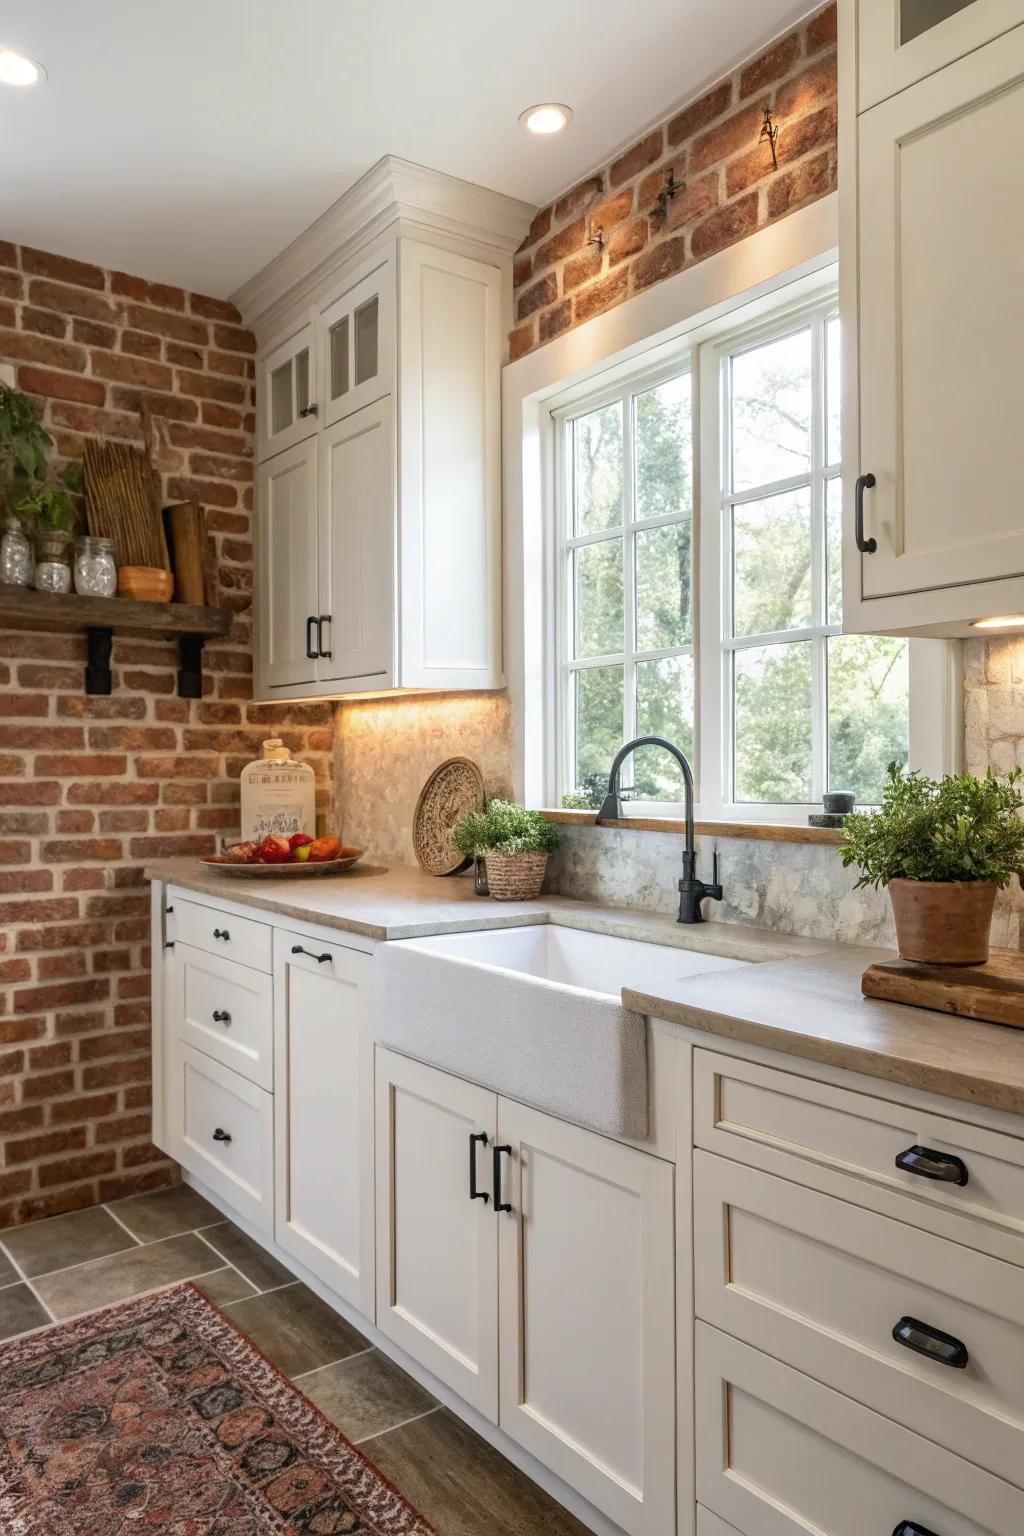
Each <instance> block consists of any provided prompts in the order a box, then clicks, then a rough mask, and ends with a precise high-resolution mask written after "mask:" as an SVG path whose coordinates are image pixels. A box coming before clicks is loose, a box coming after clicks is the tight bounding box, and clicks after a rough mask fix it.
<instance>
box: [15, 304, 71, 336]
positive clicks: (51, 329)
mask: <svg viewBox="0 0 1024 1536" xmlns="http://www.w3.org/2000/svg"><path fill="white" fill-rule="evenodd" d="M21 328H22V330H23V331H35V333H36V335H37V336H55V337H57V339H58V340H60V341H62V340H63V339H64V337H65V336H66V335H67V331H68V322H67V321H66V320H65V319H64V316H63V315H52V314H51V313H50V311H49V310H48V309H30V308H29V306H28V305H27V304H26V305H25V306H24V308H23V309H22V311H21Z"/></svg>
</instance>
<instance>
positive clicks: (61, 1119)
mask: <svg viewBox="0 0 1024 1536" xmlns="http://www.w3.org/2000/svg"><path fill="white" fill-rule="evenodd" d="M116 1110H117V1094H116V1093H94V1094H91V1095H90V1096H89V1097H88V1098H87V1097H85V1095H84V1094H76V1095H75V1097H74V1098H73V1099H58V1100H57V1102H56V1103H55V1104H51V1105H50V1123H51V1124H52V1125H66V1124H69V1123H72V1124H73V1123H76V1122H77V1121H79V1120H99V1119H101V1118H102V1117H103V1116H104V1115H112V1114H114V1113H115V1112H116Z"/></svg>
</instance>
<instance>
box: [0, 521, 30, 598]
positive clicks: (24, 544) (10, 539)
mask: <svg viewBox="0 0 1024 1536" xmlns="http://www.w3.org/2000/svg"><path fill="white" fill-rule="evenodd" d="M32 564H33V560H32V545H31V542H30V541H29V537H28V534H27V533H26V532H25V530H24V528H23V527H22V525H21V523H20V522H19V520H18V519H17V518H16V517H8V518H6V519H5V520H4V531H3V535H2V537H0V582H3V583H4V584H5V585H6V586H8V587H30V586H31V585H32Z"/></svg>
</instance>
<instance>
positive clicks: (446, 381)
mask: <svg viewBox="0 0 1024 1536" xmlns="http://www.w3.org/2000/svg"><path fill="white" fill-rule="evenodd" d="M530 215H531V210H530V209H529V208H528V207H527V205H525V204H523V203H519V202H517V201H516V200H514V199H511V198H506V197H502V196H500V195H499V194H497V193H492V192H488V191H486V190H485V189H482V188H479V187H473V186H470V185H469V184H467V183H465V182H460V181H456V180H453V179H452V178H449V177H445V176H440V175H438V174H437V173H435V172H429V171H424V170H422V169H421V168H419V167H414V166H409V165H407V164H406V163H405V162H402V161H397V160H395V159H393V158H391V157H388V158H387V159H385V160H384V161H381V162H380V164H379V165H378V166H377V167H375V168H374V170H373V171H371V172H370V173H368V176H367V177H364V178H363V181H362V182H360V183H359V184H358V185H357V186H356V187H354V188H352V189H351V192H349V193H347V194H346V195H345V196H344V197H343V198H341V199H340V200H339V202H338V203H337V204H336V205H335V207H334V208H333V209H331V210H328V213H327V214H325V215H324V216H323V218H322V219H320V220H318V221H317V223H316V224H315V225H313V226H312V227H311V228H310V229H309V230H308V231H307V232H306V234H304V235H302V236H300V237H299V239H298V240H297V241H296V242H294V243H293V245H292V246H290V247H289V248H288V249H287V250H286V251H284V252H283V253H282V255H281V256H280V257H278V258H277V260H276V261H275V262H272V263H271V264H270V266H269V267H268V268H266V269H265V271H264V272H262V273H258V274H257V276H256V277H255V278H253V279H252V280H251V282H250V283H249V284H247V285H246V287H245V288H244V289H243V290H242V292H241V293H240V294H238V295H236V299H237V300H238V302H239V304H240V306H241V308H242V311H243V313H244V315H245V318H246V321H247V323H249V324H251V325H252V327H253V329H254V330H255V332H256V336H257V342H258V344H259V345H260V348H261V351H260V355H259V358H258V363H257V377H258V379H259V381H260V387H259V390H258V399H257V416H258V418H259V419H258V439H259V445H260V457H261V461H262V462H261V466H260V473H259V477H258V484H257V499H256V521H257V525H258V527H259V534H258V537H257V548H258V551H259V554H258V559H257V565H256V571H255V609H256V628H257V632H258V637H259V638H258V643H257V666H256V677H255V697H256V698H257V699H260V700H263V701H270V700H277V699H287V698H331V697H337V696H340V695H345V694H352V693H383V692H386V691H388V690H391V689H427V690H440V689H444V690H451V689H480V688H500V687H501V686H503V683H504V677H503V673H502V657H501V484H500V480H501V421H500V375H501V365H502V361H503V358H504V349H505V336H506V333H507V331H508V329H509V325H510V323H511V263H512V253H513V251H514V250H515V249H516V247H517V246H518V244H519V242H520V240H521V238H522V235H523V234H524V233H525V230H526V228H527V226H528V224H529V221H530ZM311 316H312V319H311V318H310V317H311ZM307 379H308V380H309V381H311V382H310V383H309V389H310V390H311V391H313V392H314V393H315V394H316V395H317V396H318V399H316V400H307V395H306V393H304V392H303V391H304V390H305V388H306V381H307ZM302 401H306V404H305V405H303V404H302V403H301V402H302ZM275 410H276V412H277V414H276V415H275ZM304 413H305V414H304ZM371 413H373V414H371ZM360 420H361V421H362V422H364V423H365V422H370V423H372V424H373V426H374V428H375V429H376V430H377V431H378V434H379V435H378V436H377V437H376V438H375V439H373V440H372V441H371V439H370V438H369V437H368V436H367V435H366V433H365V429H356V427H355V424H356V423H357V422H358V421H360ZM306 433H310V434H312V435H311V436H310V437H309V438H308V441H310V442H315V443H316V444H317V450H318V458H319V468H320V475H319V486H316V485H314V483H313V481H312V480H311V479H310V480H308V481H306V482H305V483H304V485H303V486H302V488H301V489H302V494H303V495H304V497H305V506H306V512H305V522H306V524H307V526H309V527H310V528H312V529H314V530H315V534H314V560H315V566H316V567H317V568H318V570H319V581H318V582H317V583H315V586H314V588H313V589H312V590H310V589H309V588H308V587H305V588H303V589H302V590H301V593H296V592H294V591H289V590H286V584H285V581H284V580H282V578H281V577H280V575H278V574H276V573H275V571H274V569H273V566H272V564H271V562H272V560H273V558H274V553H275V550H277V549H279V546H280V540H279V538H278V537H276V536H275V534H274V533H271V532H268V531H266V530H265V528H264V525H265V524H266V523H268V522H269V523H271V524H273V523H275V521H276V522H277V523H278V524H280V522H281V519H280V517H279V516H276V513H275V507H274V501H273V497H274V493H275V491H276V490H277V484H278V475H279V473H280V471H279V470H277V469H276V468H275V467H274V466H276V465H277V458H278V455H279V453H280V452H281V451H283V450H286V449H293V448H294V446H295V444H296V442H297V441H299V439H300V438H302V439H303V440H306V439H305V437H304V434H306ZM292 489H293V490H294V491H295V492H296V494H297V493H298V486H297V484H296V482H295V481H294V480H293V481H292ZM292 520H293V521H294V522H298V521H299V518H298V517H297V516H293V519H292ZM302 555H303V559H304V558H305V550H304V549H303V551H302ZM284 658H287V663H285V661H284Z"/></svg>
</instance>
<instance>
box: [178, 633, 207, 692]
mask: <svg viewBox="0 0 1024 1536" xmlns="http://www.w3.org/2000/svg"><path fill="white" fill-rule="evenodd" d="M205 638H206V637H205V635H182V636H181V637H180V640H181V669H180V671H179V672H178V693H179V695H180V697H181V698H183V699H201V698H202V696H203V641H204V639H205Z"/></svg>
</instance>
